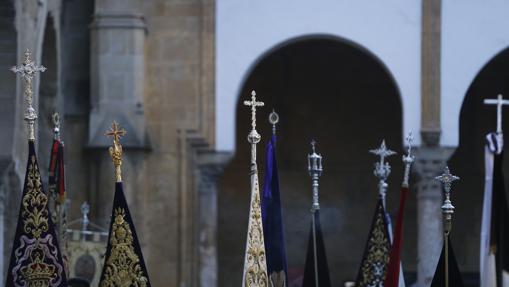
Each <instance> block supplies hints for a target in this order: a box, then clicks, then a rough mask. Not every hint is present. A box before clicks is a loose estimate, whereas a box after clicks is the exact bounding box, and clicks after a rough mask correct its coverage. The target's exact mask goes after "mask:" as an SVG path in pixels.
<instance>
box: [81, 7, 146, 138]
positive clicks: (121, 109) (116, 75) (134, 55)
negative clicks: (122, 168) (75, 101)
mask: <svg viewBox="0 0 509 287" xmlns="http://www.w3.org/2000/svg"><path fill="white" fill-rule="evenodd" d="M141 9H142V7H141V1H139V0H130V1H112V0H98V1H96V2H95V12H94V20H93V22H92V24H91V25H90V29H91V48H90V61H91V67H90V77H91V78H90V79H91V91H90V92H91V95H90V96H91V97H90V98H91V103H90V104H91V113H90V125H89V145H90V146H92V147H102V146H108V145H109V143H110V141H109V139H107V138H106V137H104V131H105V130H106V129H107V128H108V127H109V126H110V125H111V122H112V121H114V120H115V121H117V122H119V123H120V125H121V126H122V127H124V128H125V129H126V130H127V131H128V133H127V135H126V136H125V137H124V139H123V141H122V145H123V146H124V147H136V148H139V147H145V146H146V144H147V142H146V130H145V115H144V108H143V95H144V71H145V68H144V67H145V54H144V47H145V34H146V24H145V19H144V17H143V14H142V13H141V11H142V10H141Z"/></svg>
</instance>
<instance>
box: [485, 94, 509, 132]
mask: <svg viewBox="0 0 509 287" xmlns="http://www.w3.org/2000/svg"><path fill="white" fill-rule="evenodd" d="M484 104H485V105H496V106H497V133H498V134H500V133H502V106H504V105H509V100H504V98H503V96H502V95H498V97H497V98H496V99H484Z"/></svg>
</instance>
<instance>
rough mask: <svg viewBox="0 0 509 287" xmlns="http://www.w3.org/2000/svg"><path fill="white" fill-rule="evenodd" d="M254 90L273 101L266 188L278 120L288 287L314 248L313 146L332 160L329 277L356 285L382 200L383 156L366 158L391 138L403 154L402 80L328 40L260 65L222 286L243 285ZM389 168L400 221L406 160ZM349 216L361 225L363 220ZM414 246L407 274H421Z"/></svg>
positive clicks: (267, 57)
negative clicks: (379, 170)
mask: <svg viewBox="0 0 509 287" xmlns="http://www.w3.org/2000/svg"><path fill="white" fill-rule="evenodd" d="M252 89H254V90H256V91H257V94H258V97H257V98H258V100H261V101H263V102H265V107H263V108H260V109H258V112H257V129H258V131H259V133H260V134H261V135H262V141H261V143H260V144H259V145H258V168H259V173H260V184H261V185H263V181H264V180H263V175H264V170H265V145H266V143H267V140H268V138H269V137H270V134H271V126H270V125H269V124H268V122H267V118H268V115H269V113H270V112H271V111H272V108H275V109H276V111H277V112H278V113H279V115H280V123H279V124H278V127H277V130H278V132H277V133H278V146H277V153H278V164H279V170H280V181H281V190H282V191H281V192H282V197H283V208H284V215H283V216H284V221H285V226H286V237H287V248H288V259H289V268H290V273H291V274H290V277H291V278H290V279H296V280H298V276H299V272H300V271H301V268H302V265H303V264H304V255H305V250H306V246H307V245H306V244H307V239H308V231H309V220H310V215H309V208H310V205H311V194H310V190H311V189H310V188H311V186H310V180H309V178H308V176H307V171H306V162H305V159H306V156H307V153H308V152H309V141H310V140H311V139H312V138H314V139H316V140H317V142H318V145H317V149H318V151H319V152H321V153H322V154H323V156H324V168H325V172H324V175H323V177H322V179H321V181H320V186H321V206H322V211H321V216H322V228H323V230H324V233H325V234H326V235H325V237H326V239H325V240H326V245H327V249H328V254H330V257H329V265H330V270H341V271H340V272H336V271H335V272H333V273H331V275H332V280H333V284H334V285H338V284H339V283H340V282H341V281H342V280H347V279H350V280H351V279H355V276H356V273H357V271H358V267H359V264H360V260H361V257H362V251H363V248H364V244H363V243H361V244H359V242H364V241H365V240H366V238H367V233H368V228H369V225H370V222H371V220H372V216H373V212H374V206H375V201H376V200H377V180H376V179H375V178H374V176H373V163H374V162H375V161H376V158H375V157H374V156H372V155H370V154H369V153H368V150H369V149H372V148H375V147H377V146H378V145H380V142H381V140H382V139H383V138H385V139H386V140H387V144H388V146H389V147H390V148H391V149H394V150H396V151H401V150H402V139H403V137H402V134H403V113H402V111H403V105H402V99H401V95H400V91H399V88H398V86H397V85H396V82H395V80H394V77H393V76H392V74H391V73H390V72H389V70H388V69H387V67H386V66H385V65H384V64H383V62H382V61H381V60H380V59H379V58H378V57H376V56H375V55H373V53H370V52H369V51H368V50H367V49H365V48H363V47H361V46H360V45H356V44H354V43H352V42H350V41H347V40H343V39H341V38H339V37H335V36H330V35H317V36H316V35H315V36H306V37H297V38H292V39H290V40H288V41H284V42H282V43H281V44H278V45H276V46H274V47H272V48H271V49H269V50H268V51H267V52H265V53H263V54H262V55H261V56H260V57H259V58H258V59H257V60H256V61H255V63H254V64H253V65H252V67H251V68H250V69H249V71H248V73H247V74H246V75H245V76H244V79H243V83H242V87H240V88H239V91H238V94H239V97H238V98H237V103H236V112H235V113H236V114H235V118H236V121H235V123H236V127H235V129H236V135H235V151H236V152H235V157H234V158H233V160H232V161H231V163H230V164H229V166H228V167H227V168H226V169H225V173H224V175H223V176H222V178H221V179H220V186H219V190H220V192H219V194H218V208H219V225H218V236H219V238H218V242H219V245H218V254H219V255H218V257H219V285H220V286H236V285H238V284H239V282H240V276H241V274H242V262H243V255H244V253H243V250H244V247H245V245H244V244H245V240H246V229H247V218H248V210H249V175H248V172H249V159H250V157H249V145H248V143H247V141H246V136H247V134H248V132H249V130H250V113H249V110H248V109H247V108H246V107H244V105H243V101H244V100H246V99H249V97H250V91H251V90H252ZM389 161H390V162H391V164H392V166H393V174H394V176H393V178H391V179H390V180H389V184H390V188H389V195H388V206H389V210H390V212H391V213H395V212H396V204H395V203H396V202H397V198H398V186H400V181H401V178H398V175H401V174H402V164H401V160H399V158H398V159H397V158H394V159H390V160H389ZM414 204H415V203H414V202H411V203H410V206H409V210H411V211H409V213H412V214H409V217H410V219H408V220H409V221H412V220H413V219H412V218H411V217H412V216H414V217H415V215H414V214H415V206H414ZM351 218H356V220H355V222H354V221H351V220H349V219H351ZM407 218H408V217H407ZM405 232H406V233H407V234H406V236H408V238H415V235H414V233H415V229H414V227H411V228H408V229H406V230H405ZM414 241H415V240H413V241H410V242H414ZM412 247H414V248H412ZM406 248H408V250H405V251H406V252H405V262H408V264H407V265H406V266H405V267H406V268H407V269H408V270H415V259H414V258H415V252H414V251H412V250H414V249H415V246H412V245H411V244H409V245H407V246H405V249H406ZM232 274H235V275H232ZM228 284H231V285H228Z"/></svg>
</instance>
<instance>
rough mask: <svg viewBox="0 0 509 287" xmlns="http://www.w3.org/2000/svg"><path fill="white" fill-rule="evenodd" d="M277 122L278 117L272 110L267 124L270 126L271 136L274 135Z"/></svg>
mask: <svg viewBox="0 0 509 287" xmlns="http://www.w3.org/2000/svg"><path fill="white" fill-rule="evenodd" d="M278 122H279V115H278V114H277V113H276V111H274V109H272V113H270V115H269V123H271V124H272V134H276V124H277V123H278Z"/></svg>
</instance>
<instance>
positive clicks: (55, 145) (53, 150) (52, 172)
mask: <svg viewBox="0 0 509 287" xmlns="http://www.w3.org/2000/svg"><path fill="white" fill-rule="evenodd" d="M59 146H60V143H59V142H58V141H57V140H53V146H52V147H51V157H50V163H49V173H50V176H54V175H55V171H56V170H55V168H56V166H57V155H58V148H59Z"/></svg>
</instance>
